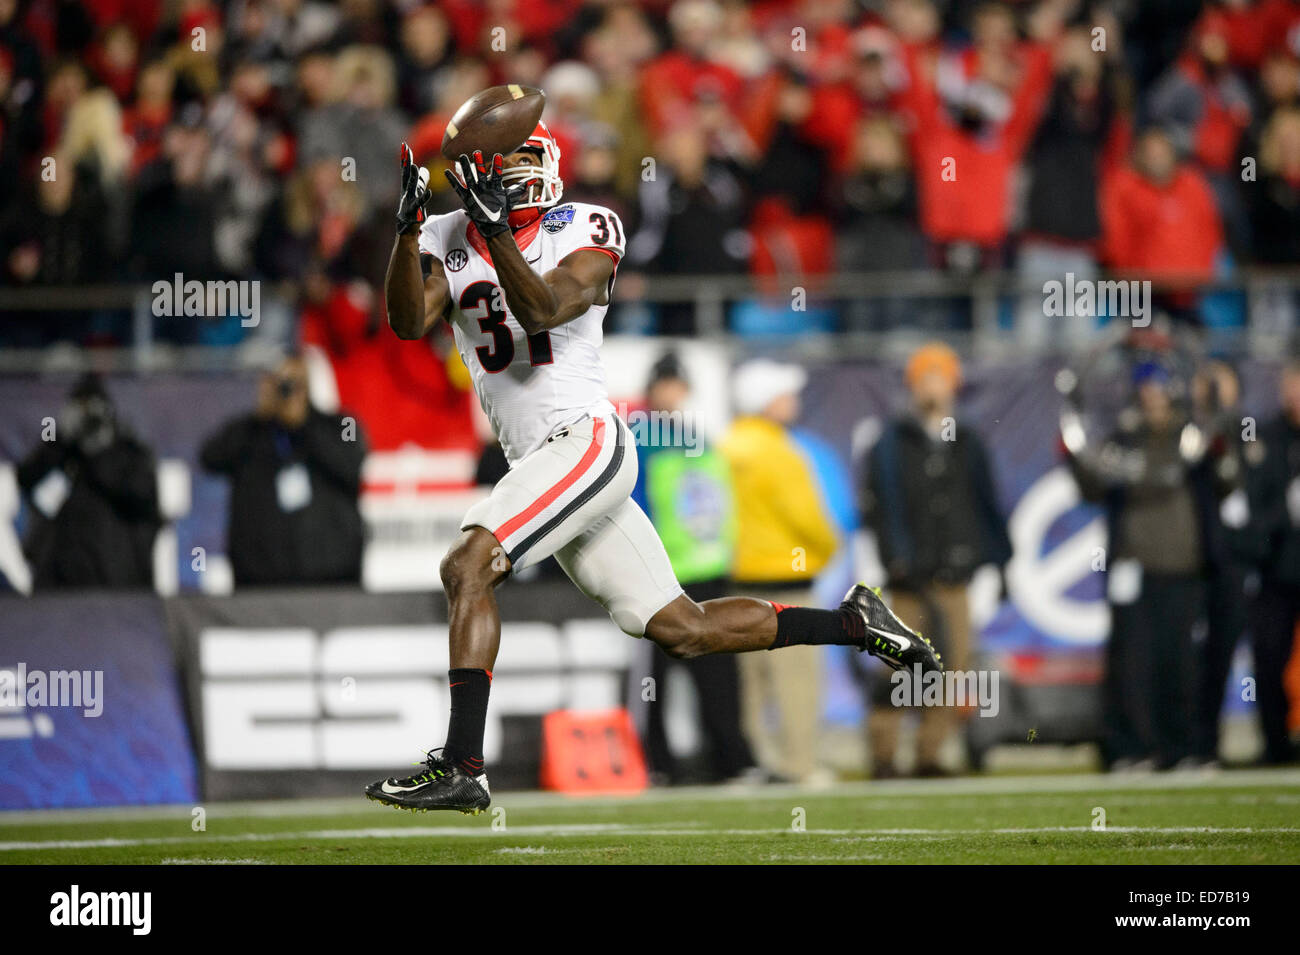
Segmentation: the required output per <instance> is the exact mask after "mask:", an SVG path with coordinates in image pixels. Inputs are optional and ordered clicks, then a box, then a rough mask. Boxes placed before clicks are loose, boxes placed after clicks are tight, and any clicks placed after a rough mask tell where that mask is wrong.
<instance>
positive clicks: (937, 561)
mask: <svg viewBox="0 0 1300 955" xmlns="http://www.w3.org/2000/svg"><path fill="white" fill-rule="evenodd" d="M906 377H907V385H908V389H909V390H910V391H911V394H912V407H911V408H910V409H909V410H908V411H907V412H905V413H903V414H901V415H899V416H898V417H896V418H895V419H894V420H893V421H891V422H889V424H887V425H886V426H885V429H884V430H883V431H882V432H881V435H880V439H879V440H878V441H877V442H876V444H875V446H874V447H873V448H872V450H871V458H870V461H869V462H868V465H867V473H866V481H865V486H864V488H863V494H862V506H863V512H864V514H863V516H864V523H865V524H866V525H867V526H868V527H870V528H871V529H872V530H873V531H874V532H875V535H876V542H877V545H878V547H879V549H880V559H881V562H882V563H883V564H884V566H885V571H886V573H887V575H888V585H889V590H890V595H891V596H892V598H893V607H894V609H895V612H896V613H897V614H898V615H899V617H900V618H901V619H903V620H905V621H907V622H908V624H909V625H915V626H916V628H917V629H918V630H919V631H920V632H921V633H923V634H925V636H927V637H928V638H929V639H930V640H932V641H933V642H934V644H935V646H936V647H937V648H938V649H939V652H940V653H942V654H943V662H944V667H945V669H948V670H955V671H961V670H965V669H967V668H968V667H969V665H970V660H971V653H972V649H973V648H972V646H971V644H972V642H973V641H972V634H971V622H970V613H969V610H968V609H967V593H966V592H967V586H968V584H969V583H970V579H971V576H972V575H973V574H974V572H975V570H976V569H977V568H979V567H981V566H983V565H985V564H993V565H996V566H997V567H998V568H999V569H1001V568H1004V567H1005V565H1006V564H1007V562H1008V561H1009V560H1010V559H1011V539H1010V537H1009V536H1008V534H1007V529H1006V522H1005V520H1004V519H1003V517H1002V514H1001V511H1000V508H999V506H998V500H997V490H996V487H995V485H994V482H993V471H992V467H991V466H990V464H989V457H988V453H987V451H986V449H985V446H984V442H983V441H982V440H981V438H980V436H979V435H978V434H977V433H976V432H975V430H974V429H973V428H971V427H970V426H969V425H966V424H962V423H959V422H958V421H957V419H956V418H955V417H954V414H955V408H956V397H957V389H958V387H959V385H960V383H961V363H960V362H959V360H958V358H957V355H956V353H954V352H953V351H952V349H950V348H948V346H946V345H943V344H941V343H937V342H932V343H930V344H927V345H924V346H922V347H921V348H919V349H917V351H916V352H915V353H914V354H913V355H912V357H911V358H910V359H909V360H908V363H907V371H906ZM893 690H894V683H893V680H892V679H876V680H875V681H874V684H873V686H872V705H873V709H872V713H871V719H870V721H869V731H870V736H871V759H872V777H873V778H877V779H879V778H887V777H890V776H894V775H896V774H897V770H896V767H895V764H894V754H895V750H896V748H897V745H898V736H899V730H900V728H901V724H902V720H903V714H904V709H903V708H901V707H897V706H894V705H892V703H891V699H890V698H891V696H892V695H893ZM956 720H957V714H956V710H955V708H954V707H950V706H937V707H925V708H923V709H922V710H921V725H920V728H919V730H918V733H917V757H916V765H917V769H916V772H917V774H918V775H921V776H940V775H945V772H944V770H943V769H942V768H941V767H940V765H939V751H940V749H941V748H942V746H943V743H944V741H945V740H946V739H947V737H948V735H949V734H950V733H951V732H952V730H953V729H954V728H955V725H956Z"/></svg>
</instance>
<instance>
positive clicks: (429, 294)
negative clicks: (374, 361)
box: [384, 143, 451, 339]
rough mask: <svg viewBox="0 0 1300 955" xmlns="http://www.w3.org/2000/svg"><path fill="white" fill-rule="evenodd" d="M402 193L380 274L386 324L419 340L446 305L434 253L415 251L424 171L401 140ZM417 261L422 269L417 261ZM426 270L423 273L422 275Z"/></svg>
mask: <svg viewBox="0 0 1300 955" xmlns="http://www.w3.org/2000/svg"><path fill="white" fill-rule="evenodd" d="M401 159H402V197H401V199H400V200H399V202H398V204H397V239H396V241H395V242H394V243H393V251H392V252H391V253H390V254H389V256H388V271H387V273H385V275H384V304H385V305H386V306H387V307H388V327H389V328H391V329H392V330H393V331H394V332H395V333H396V335H397V337H398V338H406V339H415V338H423V337H424V336H425V335H427V334H428V332H429V329H430V328H432V327H433V325H434V323H435V322H437V321H438V319H439V318H441V317H442V316H443V315H444V314H446V311H447V308H448V306H449V305H450V304H451V289H450V286H449V285H448V283H447V273H446V272H444V271H443V268H442V263H441V262H439V261H438V259H437V258H436V257H435V256H432V255H429V254H427V253H426V254H423V255H422V254H421V252H420V225H421V223H423V222H424V218H425V216H424V204H425V203H426V202H428V200H429V188H428V183H429V173H428V172H427V171H426V170H425V169H424V168H422V167H420V166H417V165H416V164H415V159H414V156H413V155H412V153H411V147H410V146H408V145H406V143H402V150H401ZM422 259H423V267H422V265H421V260H422ZM426 272H427V274H426Z"/></svg>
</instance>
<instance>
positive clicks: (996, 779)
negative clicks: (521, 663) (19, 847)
mask: <svg viewBox="0 0 1300 955" xmlns="http://www.w3.org/2000/svg"><path fill="white" fill-rule="evenodd" d="M1245 787H1252V788H1253V787H1267V788H1278V789H1288V788H1293V789H1297V790H1300V769H1242V770H1228V771H1223V772H1213V773H1152V774H1149V775H1134V776H1107V775H1103V774H1101V773H1077V774H1070V775H1046V774H1037V775H1028V776H967V777H959V778H956V779H927V780H886V781H881V782H852V783H840V784H838V785H835V786H831V787H827V788H824V789H821V788H819V789H809V788H806V787H802V786H793V785H792V786H763V787H744V788H742V787H734V786H681V787H674V788H671V789H651V790H648V791H646V792H644V793H641V794H639V795H635V796H625V795H624V796H585V797H575V796H567V795H564V794H561V793H552V792H502V793H499V794H498V795H497V797H496V799H495V800H494V803H493V804H494V806H496V805H502V806H507V807H509V808H513V809H543V808H573V807H577V806H581V805H583V804H584V803H585V804H595V805H600V806H611V807H614V806H623V805H632V806H635V805H640V806H647V805H656V804H660V803H679V802H689V801H699V802H718V801H724V802H725V801H728V800H732V799H737V798H744V799H746V800H750V801H752V800H757V799H779V800H787V801H788V800H789V799H791V798H793V797H797V798H803V799H816V798H819V797H823V796H830V797H836V796H849V797H855V796H856V797H872V796H876V797H884V798H894V797H898V796H940V797H942V796H968V795H1031V794H1033V795H1038V794H1050V793H1077V792H1089V793H1093V792H1095V793H1110V792H1126V791H1147V790H1160V789H1168V790H1178V791H1183V790H1189V789H1209V790H1216V789H1239V788H1245ZM194 805H195V806H198V805H201V806H203V807H204V808H205V809H206V810H207V813H208V819H209V820H211V819H214V818H220V819H232V818H239V817H247V818H265V819H275V818H280V817H285V816H334V815H339V814H342V813H353V812H355V813H363V812H373V811H376V809H377V808H378V807H375V806H373V805H371V804H369V803H367V802H366V801H365V800H364V799H363V798H361V796H360V795H358V796H357V797H356V798H352V797H339V798H329V799H312V798H307V799H276V800H262V801H256V802H226V803H222V802H207V803H204V802H197V803H195V804H194ZM193 808H194V806H191V805H168V806H122V807H112V808H87V809H40V810H8V811H0V829H3V827H4V826H6V825H31V824H33V823H37V824H57V823H65V822H66V823H72V822H110V821H111V822H129V821H133V820H134V821H141V820H151V819H181V818H184V819H188V818H189V817H190V813H191V812H192V810H193Z"/></svg>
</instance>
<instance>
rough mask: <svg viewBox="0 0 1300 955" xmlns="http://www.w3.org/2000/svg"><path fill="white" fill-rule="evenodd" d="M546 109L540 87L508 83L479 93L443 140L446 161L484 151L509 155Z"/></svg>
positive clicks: (449, 126)
mask: <svg viewBox="0 0 1300 955" xmlns="http://www.w3.org/2000/svg"><path fill="white" fill-rule="evenodd" d="M545 108H546V94H545V93H543V92H542V91H541V90H539V89H537V88H536V87H532V86H520V85H519V84H517V83H507V84H505V85H503V86H491V87H488V88H487V89H485V90H483V91H482V92H481V93H475V94H474V95H473V96H471V97H470V98H469V99H467V100H466V101H465V102H464V103H463V104H461V107H460V109H458V110H456V114H455V115H454V116H452V118H451V120H450V121H449V122H448V123H447V131H446V132H445V133H444V134H443V137H442V155H443V158H444V159H448V160H452V161H455V160H456V158H457V157H459V156H461V155H467V156H471V155H473V154H474V150H476V149H478V150H482V152H483V155H484V156H488V157H490V156H491V155H492V154H493V153H501V155H503V156H505V155H509V154H510V153H512V152H514V151H515V150H516V149H518V148H519V146H520V145H521V144H522V143H523V141H524V140H525V139H527V138H528V137H529V136H530V135H532V132H533V130H534V129H536V128H537V123H538V121H539V120H540V119H541V118H542V110H543V109H545Z"/></svg>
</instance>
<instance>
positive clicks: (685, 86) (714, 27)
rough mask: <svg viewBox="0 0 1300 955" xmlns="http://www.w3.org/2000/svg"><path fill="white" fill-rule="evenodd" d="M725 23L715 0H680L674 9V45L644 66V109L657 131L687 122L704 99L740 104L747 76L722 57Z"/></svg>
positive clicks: (734, 107) (670, 13) (670, 17)
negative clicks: (694, 107) (721, 47)
mask: <svg viewBox="0 0 1300 955" xmlns="http://www.w3.org/2000/svg"><path fill="white" fill-rule="evenodd" d="M723 22H724V19H723V11H722V8H721V7H719V6H718V4H716V3H714V2H713V0H678V2H677V3H674V4H673V5H672V6H671V8H670V9H669V11H668V23H669V27H670V29H671V31H672V38H673V45H672V48H671V49H669V50H667V51H666V52H665V53H663V54H662V55H661V56H659V57H658V58H656V59H655V60H653V61H652V62H650V63H648V64H647V65H646V67H645V68H644V69H643V70H642V71H641V108H642V112H643V113H644V115H645V118H646V122H647V123H648V124H649V127H650V131H651V132H652V133H653V134H655V135H663V134H664V133H667V132H668V131H669V130H670V129H671V128H672V127H673V126H675V125H676V124H677V123H680V122H683V121H685V120H686V119H687V118H688V117H689V115H690V113H691V112H692V107H693V106H694V105H696V104H698V103H700V102H701V101H711V102H716V103H719V104H721V106H722V107H723V108H724V109H727V110H730V111H732V112H733V113H734V112H735V111H736V110H737V109H738V108H739V105H740V100H741V96H742V93H743V86H744V84H743V81H742V80H741V78H740V76H739V75H738V74H737V73H736V71H735V70H733V69H732V68H731V67H730V66H728V65H726V64H724V63H721V62H719V60H718V57H717V54H718V52H719V42H718V41H719V39H720V37H721V30H722V26H723Z"/></svg>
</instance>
